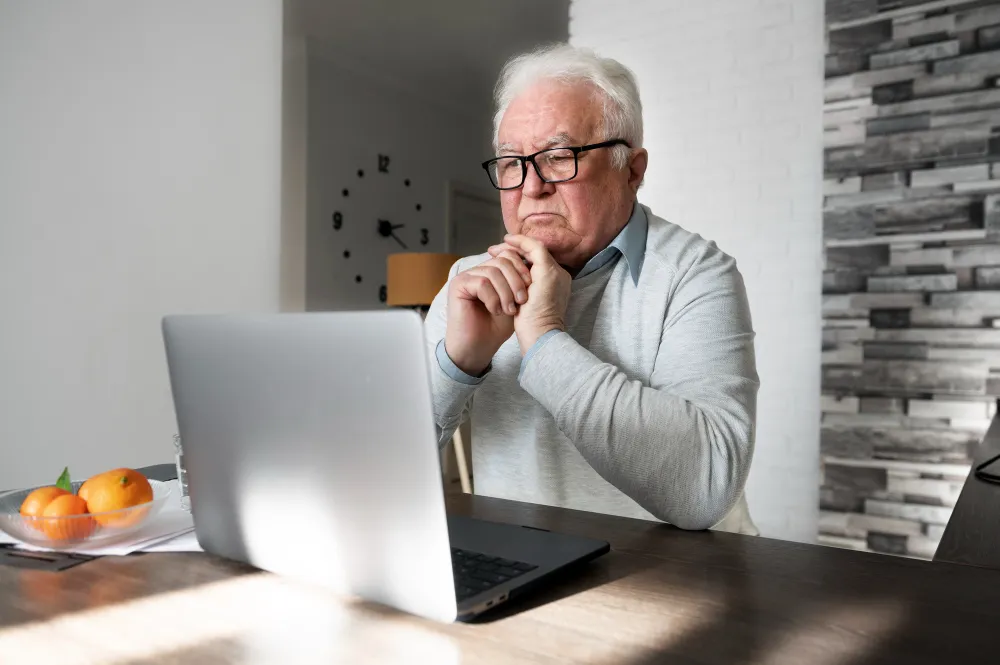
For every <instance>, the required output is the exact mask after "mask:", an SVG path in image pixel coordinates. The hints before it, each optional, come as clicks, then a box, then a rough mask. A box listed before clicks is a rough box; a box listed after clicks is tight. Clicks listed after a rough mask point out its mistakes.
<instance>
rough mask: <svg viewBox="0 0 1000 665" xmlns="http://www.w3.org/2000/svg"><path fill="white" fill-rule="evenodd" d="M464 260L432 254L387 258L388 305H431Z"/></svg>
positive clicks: (403, 254)
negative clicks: (449, 272) (456, 263)
mask: <svg viewBox="0 0 1000 665" xmlns="http://www.w3.org/2000/svg"><path fill="white" fill-rule="evenodd" d="M459 258H460V257H458V256H456V255H454V254H435V253H432V252H405V253H400V254H390V255H389V257H388V259H386V304H387V305H389V306H390V307H414V306H418V307H419V306H426V305H430V304H431V301H432V300H434V296H436V295H437V293H438V291H440V290H441V287H442V286H444V285H445V283H446V282H447V281H448V271H449V270H450V269H451V267H452V266H453V265H454V264H455V261H458V259H459Z"/></svg>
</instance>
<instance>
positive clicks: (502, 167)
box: [483, 139, 631, 190]
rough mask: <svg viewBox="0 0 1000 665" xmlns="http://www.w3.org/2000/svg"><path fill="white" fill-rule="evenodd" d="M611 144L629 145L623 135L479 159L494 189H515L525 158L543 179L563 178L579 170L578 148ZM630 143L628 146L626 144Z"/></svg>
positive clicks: (524, 170)
mask: <svg viewBox="0 0 1000 665" xmlns="http://www.w3.org/2000/svg"><path fill="white" fill-rule="evenodd" d="M614 145H624V146H629V143H628V141H626V140H625V139H611V140H610V141H601V142H600V143H591V144H590V145H582V146H570V147H565V148H547V149H546V150H539V151H538V152H536V153H534V154H531V155H504V156H502V157H494V158H493V159H489V160H486V161H485V162H483V168H484V169H486V173H487V174H488V175H489V177H490V182H491V183H493V186H494V187H496V188H497V189H500V190H504V189H517V188H518V187H520V186H521V185H523V184H524V178H525V176H527V175H528V162H531V164H532V165H533V166H534V167H535V173H537V174H538V177H539V178H541V179H542V181H544V182H566V181H567V180H572V179H573V178H575V177H576V174H577V172H578V170H579V167H578V156H579V154H580V153H581V152H587V151H588V150H597V149H598V148H609V147H611V146H614ZM629 147H631V146H629Z"/></svg>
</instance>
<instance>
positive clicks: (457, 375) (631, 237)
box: [435, 202, 649, 386]
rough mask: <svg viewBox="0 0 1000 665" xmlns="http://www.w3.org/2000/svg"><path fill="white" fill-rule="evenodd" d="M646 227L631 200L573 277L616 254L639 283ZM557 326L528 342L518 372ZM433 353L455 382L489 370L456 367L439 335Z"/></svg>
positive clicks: (470, 381)
mask: <svg viewBox="0 0 1000 665" xmlns="http://www.w3.org/2000/svg"><path fill="white" fill-rule="evenodd" d="M648 229H649V220H647V219H646V212H645V211H644V210H643V209H642V206H641V205H639V203H638V202H636V203H634V204H632V216H631V217H629V220H628V223H626V224H625V228H623V229H622V230H621V232H620V233H619V234H618V235H617V236H615V239H614V240H612V241H611V243H610V244H609V245H608V246H607V247H605V248H604V249H602V250H601V251H599V252H598V253H597V254H596V255H594V257H593V258H591V259H590V260H589V261H587V263H585V264H584V266H583V268H582V269H581V270H580V272H578V273H577V274H576V276H575V277H574V278H573V279H580V278H581V277H586V276H587V275H589V274H591V273H593V272H595V271H596V270H599V269H600V268H603V267H604V266H606V265H608V264H609V263H611V262H612V261H614V260H616V259H617V258H618V257H619V256H621V257H624V258H625V263H626V264H627V265H628V269H629V274H630V275H631V276H632V283H633V284H634V285H636V286H638V285H639V273H640V271H641V270H642V262H643V259H644V258H645V256H646V233H647V231H648ZM558 332H560V331H559V330H550V331H549V332H547V333H545V334H544V335H542V336H541V337H539V338H538V339H537V340H535V343H534V344H532V345H531V348H530V349H528V352H527V353H525V354H524V358H522V359H521V370H520V371H521V372H524V368H525V367H527V365H528V360H530V359H531V356H533V355H534V354H535V352H536V351H537V350H538V349H540V348H542V345H543V344H545V342H547V341H548V340H549V338H551V337H552V336H553V335H555V334H556V333H558ZM435 355H436V356H437V361H438V365H440V366H441V369H442V370H444V372H445V374H447V375H448V376H450V377H451V378H452V379H454V380H455V381H458V382H459V383H464V384H467V385H471V386H474V385H478V384H480V383H482V382H483V379H485V378H486V375H487V374H488V373H489V370H490V368H489V367H487V368H486V371H485V372H483V375H482V376H471V375H470V374H466V373H465V372H463V371H462V370H460V369H459V368H458V365H456V364H455V363H454V362H452V360H451V358H450V357H449V356H448V353H447V352H446V351H445V350H444V340H443V339H442V340H441V341H440V342H438V345H437V348H436V349H435Z"/></svg>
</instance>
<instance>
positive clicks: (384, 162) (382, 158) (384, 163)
mask: <svg viewBox="0 0 1000 665" xmlns="http://www.w3.org/2000/svg"><path fill="white" fill-rule="evenodd" d="M378 172H379V173H388V172H389V155H379V156H378Z"/></svg>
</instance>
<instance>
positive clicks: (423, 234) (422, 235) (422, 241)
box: [420, 229, 430, 245]
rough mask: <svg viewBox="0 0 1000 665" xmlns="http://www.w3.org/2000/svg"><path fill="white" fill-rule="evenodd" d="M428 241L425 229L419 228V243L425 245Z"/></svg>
mask: <svg viewBox="0 0 1000 665" xmlns="http://www.w3.org/2000/svg"><path fill="white" fill-rule="evenodd" d="M428 242H430V238H429V237H428V236H427V229H420V244H421V245H426V244H427V243H428Z"/></svg>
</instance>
